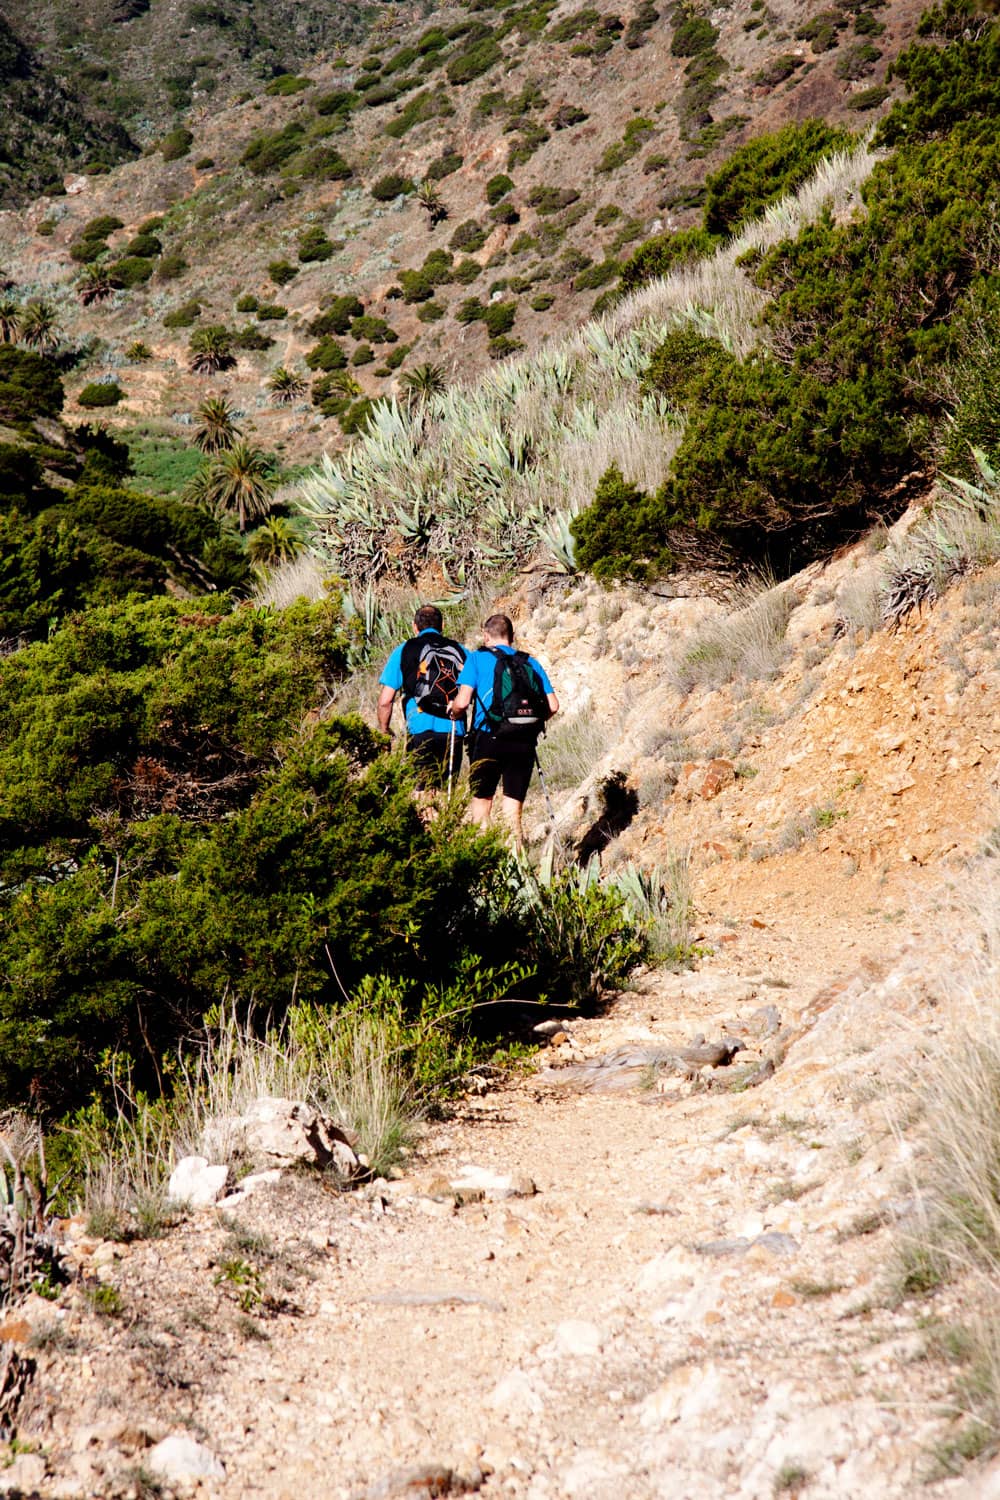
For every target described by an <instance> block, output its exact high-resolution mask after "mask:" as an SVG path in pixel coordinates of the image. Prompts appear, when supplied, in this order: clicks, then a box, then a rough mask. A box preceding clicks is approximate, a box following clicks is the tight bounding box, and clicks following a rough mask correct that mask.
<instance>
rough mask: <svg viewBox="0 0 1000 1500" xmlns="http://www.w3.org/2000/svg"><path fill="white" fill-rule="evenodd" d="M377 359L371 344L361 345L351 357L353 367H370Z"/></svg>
mask: <svg viewBox="0 0 1000 1500" xmlns="http://www.w3.org/2000/svg"><path fill="white" fill-rule="evenodd" d="M374 358H375V352H374V350H373V349H372V346H371V344H359V345H358V347H357V348H356V349H355V351H354V353H353V354H352V355H351V364H352V365H370V364H371V362H372V360H373V359H374Z"/></svg>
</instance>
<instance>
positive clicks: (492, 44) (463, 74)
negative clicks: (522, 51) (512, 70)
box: [445, 36, 503, 85]
mask: <svg viewBox="0 0 1000 1500" xmlns="http://www.w3.org/2000/svg"><path fill="white" fill-rule="evenodd" d="M502 57H503V51H502V49H501V47H500V46H499V44H498V43H497V42H496V40H495V39H494V38H493V37H492V36H484V37H481V38H480V40H479V41H478V42H474V43H473V45H472V46H471V47H469V48H468V50H467V51H465V52H460V53H459V54H458V55H457V56H456V57H453V58H452V59H451V61H450V62H449V63H447V64H446V66H445V72H446V73H447V75H448V81H449V82H450V83H454V84H458V85H461V84H465V83H471V82H472V80H473V79H474V78H481V77H482V75H483V74H484V73H487V72H488V71H489V70H490V68H492V67H495V65H496V64H497V63H498V62H500V60H501V59H502Z"/></svg>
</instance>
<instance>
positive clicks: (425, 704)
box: [400, 631, 465, 719]
mask: <svg viewBox="0 0 1000 1500" xmlns="http://www.w3.org/2000/svg"><path fill="white" fill-rule="evenodd" d="M464 664H465V648H464V646H460V645H459V644H458V642H457V641H451V640H449V639H448V637H447V636H446V635H440V634H439V633H438V632H437V631H435V632H434V633H433V634H432V633H431V632H430V631H423V632H422V633H421V634H420V635H416V636H414V637H413V639H412V640H409V641H407V642H406V645H405V646H404V647H403V656H402V660H401V662H400V667H401V669H402V673H403V703H404V705H405V704H406V703H408V702H409V701H410V699H411V698H412V699H413V700H414V701H415V702H416V705H417V709H418V710H419V712H420V713H422V714H435V715H436V716H437V717H438V718H439V719H445V718H447V717H448V705H449V703H450V702H451V700H452V699H453V698H454V696H455V694H456V693H457V692H458V674H459V672H461V670H462V667H463V666H464Z"/></svg>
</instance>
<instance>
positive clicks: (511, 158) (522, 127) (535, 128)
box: [507, 120, 550, 172]
mask: <svg viewBox="0 0 1000 1500" xmlns="http://www.w3.org/2000/svg"><path fill="white" fill-rule="evenodd" d="M549 139H550V136H549V132H548V131H547V130H546V128H545V126H544V125H540V124H539V123H538V121H537V120H522V121H521V122H520V123H519V125H518V129H517V134H516V135H515V136H514V138H513V140H512V141H511V143H510V145H509V147H508V148H507V171H508V172H513V171H514V169H515V168H516V167H522V166H523V165H524V163H525V162H528V161H530V160H531V158H532V157H533V156H534V154H535V152H536V151H537V150H538V148H539V146H544V145H545V142H546V141H547V140H549Z"/></svg>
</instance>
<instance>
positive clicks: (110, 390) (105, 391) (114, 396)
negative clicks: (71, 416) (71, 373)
mask: <svg viewBox="0 0 1000 1500" xmlns="http://www.w3.org/2000/svg"><path fill="white" fill-rule="evenodd" d="M124 399H125V392H124V391H123V390H122V388H121V386H120V385H119V384H118V382H117V381H116V380H102V381H97V380H93V381H91V382H90V384H89V385H85V386H84V387H83V390H82V391H81V392H80V394H79V395H78V396H77V398H76V403H77V405H78V406H85V407H98V406H117V405H118V403H119V401H123V400H124Z"/></svg>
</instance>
